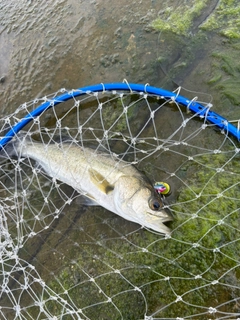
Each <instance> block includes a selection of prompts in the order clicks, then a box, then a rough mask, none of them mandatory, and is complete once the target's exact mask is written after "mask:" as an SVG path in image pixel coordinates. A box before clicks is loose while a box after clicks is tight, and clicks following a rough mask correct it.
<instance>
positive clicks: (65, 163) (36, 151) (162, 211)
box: [5, 134, 173, 234]
mask: <svg viewBox="0 0 240 320" xmlns="http://www.w3.org/2000/svg"><path fill="white" fill-rule="evenodd" d="M5 152H6V153H7V154H8V155H10V156H17V157H19V158H29V159H32V160H34V161H35V162H36V164H37V165H38V166H39V167H40V168H41V169H42V170H43V171H44V172H45V173H46V174H47V175H48V176H50V177H51V178H52V179H54V180H55V181H56V180H59V181H61V182H63V183H66V184H67V185H69V186H71V187H72V188H73V189H75V190H76V191H77V192H78V193H79V194H80V195H83V196H85V197H87V199H88V204H91V205H99V206H102V207H104V208H105V209H107V210H109V211H111V212H113V213H115V214H117V215H119V216H121V217H123V218H124V219H126V220H129V221H132V222H135V223H138V224H140V225H141V226H143V227H145V228H150V229H152V230H154V231H157V232H159V233H162V234H170V233H171V230H170V228H168V227H167V226H166V225H165V224H164V223H165V222H168V221H172V220H173V216H172V214H171V212H170V210H168V209H166V208H164V202H163V199H162V197H161V196H160V195H159V194H158V193H157V192H156V191H155V189H154V186H153V184H152V183H151V181H150V179H149V178H148V177H147V176H146V175H145V174H144V173H143V172H141V171H140V170H138V169H137V168H136V166H134V165H133V164H130V163H129V162H126V161H124V160H122V159H120V158H119V157H118V155H116V154H109V153H106V152H103V151H100V150H96V149H95V150H94V149H93V148H90V147H83V146H81V145H79V144H77V143H73V141H67V140H66V141H63V142H61V143H58V142H53V143H43V142H39V141H36V140H33V139H32V138H29V137H27V136H24V135H23V134H21V135H20V136H19V137H18V136H17V137H16V138H14V139H13V140H12V141H11V142H9V144H8V145H7V146H6V147H5Z"/></svg>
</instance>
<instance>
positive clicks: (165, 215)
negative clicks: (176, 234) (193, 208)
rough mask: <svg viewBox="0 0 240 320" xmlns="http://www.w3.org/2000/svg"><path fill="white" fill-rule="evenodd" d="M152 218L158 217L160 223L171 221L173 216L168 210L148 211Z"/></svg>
mask: <svg viewBox="0 0 240 320" xmlns="http://www.w3.org/2000/svg"><path fill="white" fill-rule="evenodd" d="M148 213H149V214H150V215H152V216H155V217H158V218H160V219H161V222H168V221H173V220H174V218H173V215H172V213H171V211H170V210H169V209H164V210H159V211H148Z"/></svg>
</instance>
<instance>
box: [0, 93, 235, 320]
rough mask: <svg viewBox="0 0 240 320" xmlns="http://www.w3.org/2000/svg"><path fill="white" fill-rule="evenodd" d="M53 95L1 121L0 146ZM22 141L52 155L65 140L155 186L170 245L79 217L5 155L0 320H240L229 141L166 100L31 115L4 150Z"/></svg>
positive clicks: (90, 103)
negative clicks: (132, 168)
mask: <svg viewBox="0 0 240 320" xmlns="http://www.w3.org/2000/svg"><path fill="white" fill-rule="evenodd" d="M63 92H64V90H61V92H57V93H56V94H55V95H52V96H49V97H44V98H43V99H38V100H34V101H31V102H29V103H25V104H24V105H21V106H20V107H19V109H18V110H17V111H16V112H15V113H14V114H11V115H9V116H8V117H5V118H3V119H1V120H0V124H1V136H3V135H4V134H5V132H6V130H7V129H8V128H9V127H11V126H13V125H14V124H15V123H17V122H18V121H19V120H20V119H21V118H22V117H23V116H24V115H25V114H26V113H28V112H30V111H32V110H33V109H34V108H36V107H37V106H38V105H39V104H41V103H42V102H45V101H48V100H50V99H54V97H55V96H57V95H58V94H59V93H63ZM23 136H27V137H28V139H29V140H30V141H38V142H42V143H43V144H44V145H45V146H46V150H47V148H48V146H49V145H50V144H51V145H52V144H54V143H55V144H57V145H58V148H59V150H63V145H64V143H65V142H66V140H67V141H68V143H69V142H70V144H71V145H80V146H82V147H90V148H92V150H96V151H100V150H101V151H102V150H103V151H104V152H105V153H108V154H109V157H112V155H113V154H117V155H118V158H117V159H119V161H121V159H124V160H125V161H128V162H129V163H133V164H135V165H136V166H137V167H138V168H139V169H140V170H142V171H143V172H144V173H145V174H146V175H147V176H148V177H149V178H150V179H151V180H152V182H153V183H154V182H156V181H164V182H167V183H168V184H169V185H170V186H171V190H172V192H171V195H170V196H169V197H168V198H167V199H166V200H167V203H168V207H169V209H170V210H171V212H172V214H173V216H174V221H173V222H170V223H167V224H168V226H169V227H170V228H171V230H172V232H171V234H170V235H162V234H158V233H157V232H155V231H153V230H151V229H147V228H144V226H141V225H139V224H136V223H133V222H130V221H128V220H126V219H123V218H121V217H120V216H118V215H116V214H114V213H112V212H110V211H108V210H106V209H104V208H102V207H99V206H90V207H89V206H86V205H85V204H84V203H82V197H81V196H79V194H78V193H77V192H76V191H74V190H73V189H72V188H71V187H69V186H68V185H67V184H64V183H62V182H61V181H59V180H56V179H54V178H51V177H49V176H48V175H46V174H45V173H44V171H43V170H42V169H41V166H39V165H38V163H36V162H35V161H33V160H32V159H30V158H28V157H21V156H20V157H16V156H10V153H9V156H7V152H8V147H7V146H8V145H7V146H6V147H5V148H4V150H5V151H4V150H3V151H1V152H2V154H3V157H2V158H1V167H0V170H1V171H0V172H1V173H0V174H1V180H0V181H1V185H0V197H1V198H0V201H1V202H0V210H1V211H0V230H1V238H0V239H1V243H0V263H1V267H0V285H1V286H0V306H1V307H0V318H1V319H64V320H67V319H104V320H105V319H145V320H146V319H148V320H150V319H237V318H240V282H239V279H240V259H239V250H240V231H239V222H240V218H239V208H240V199H239V191H240V184H239V177H240V164H239V143H238V141H237V140H236V139H235V138H232V137H230V136H229V135H228V134H227V133H226V132H224V131H220V130H218V129H216V128H215V127H214V126H213V125H211V124H209V123H208V122H207V121H206V119H199V117H198V116H197V115H195V114H192V113H188V112H186V110H185V108H184V107H182V106H180V105H178V103H176V101H175V100H174V99H170V100H169V101H165V100H162V99H160V98H159V97H155V96H150V95H148V94H146V93H144V92H142V93H137V92H130V93H129V92H102V93H91V92H88V93H87V94H86V95H84V96H81V97H79V98H73V99H71V100H69V101H68V102H65V103H62V104H60V105H57V106H54V107H52V108H51V109H49V110H47V111H45V112H43V113H42V114H41V115H40V116H39V117H37V118H35V119H34V120H33V121H32V122H31V123H30V124H28V125H27V126H26V127H25V128H24V132H20V133H19V134H17V137H16V138H15V140H18V139H20V138H21V137H23ZM10 143H12V142H10ZM10 143H9V145H10ZM13 143H14V142H13ZM93 152H94V151H93ZM46 156H48V152H47V151H46ZM68 156H69V154H68V155H66V161H68ZM58 169H59V170H60V171H61V168H58ZM111 169H112V168H111ZM69 170H72V168H71V166H69Z"/></svg>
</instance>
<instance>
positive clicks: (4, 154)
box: [0, 132, 27, 159]
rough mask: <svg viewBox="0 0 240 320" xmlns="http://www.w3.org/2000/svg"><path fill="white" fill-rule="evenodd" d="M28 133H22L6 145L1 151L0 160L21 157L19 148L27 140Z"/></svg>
mask: <svg viewBox="0 0 240 320" xmlns="http://www.w3.org/2000/svg"><path fill="white" fill-rule="evenodd" d="M26 139H27V138H26V132H21V133H19V134H18V135H16V136H15V137H13V138H12V140H10V141H9V142H8V143H7V144H5V145H4V146H3V147H2V149H1V150H0V158H7V159H9V158H12V157H18V156H19V149H20V148H19V146H20V145H21V144H22V141H24V140H26Z"/></svg>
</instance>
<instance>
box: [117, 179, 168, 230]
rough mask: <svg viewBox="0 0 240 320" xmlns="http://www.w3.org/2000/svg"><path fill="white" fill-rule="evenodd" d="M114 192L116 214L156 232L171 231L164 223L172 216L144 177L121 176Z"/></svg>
mask: <svg viewBox="0 0 240 320" xmlns="http://www.w3.org/2000/svg"><path fill="white" fill-rule="evenodd" d="M114 193H115V195H114V201H115V207H116V208H117V211H118V214H120V215H121V216H123V217H125V218H126V219H128V220H131V221H134V222H137V223H139V224H141V225H142V226H144V227H147V228H150V229H152V230H155V231H157V232H160V233H164V234H169V233H170V232H171V230H170V229H169V228H168V227H167V226H166V225H165V224H164V223H165V222H167V221H172V220H173V216H172V215H171V213H170V210H168V209H166V208H164V203H163V201H162V198H161V196H160V195H158V194H157V192H156V191H155V189H154V187H153V185H152V184H151V183H150V181H148V179H147V178H146V177H134V176H131V177H129V176H122V177H121V178H119V179H118V181H117V183H116V184H115V188H114Z"/></svg>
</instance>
